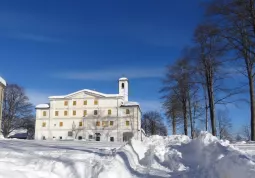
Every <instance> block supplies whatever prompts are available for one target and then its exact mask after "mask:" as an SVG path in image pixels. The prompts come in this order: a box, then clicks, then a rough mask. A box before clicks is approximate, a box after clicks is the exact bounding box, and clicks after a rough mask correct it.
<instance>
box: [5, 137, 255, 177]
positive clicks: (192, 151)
mask: <svg viewBox="0 0 255 178" xmlns="http://www.w3.org/2000/svg"><path fill="white" fill-rule="evenodd" d="M114 144H116V145H115V146H114ZM111 145H112V147H109V143H108V145H107V144H106V143H101V142H91V141H90V142H86V141H82V142H78V141H74V142H71V141H65V142H63V141H62V142H61V141H59V142H57V141H55V142H54V141H51V142H49V141H46V142H39V141H29V142H28V141H19V140H0V178H2V177H4V178H8V177H21V178H23V177H26V178H30V177H31V178H32V177H33V178H37V177H40V178H46V177H52V178H60V177H61V178H65V177H68V178H72V177H73V178H80V177H81V178H95V177H98V178H133V177H136V178H140V177H141V178H142V177H143V178H155V177H171V178H254V175H255V162H254V159H253V158H252V156H249V155H248V154H246V153H245V152H241V151H239V150H238V149H237V148H235V147H233V146H232V145H230V144H229V142H228V141H221V140H218V139H217V138H216V137H214V136H212V135H211V134H209V133H207V132H201V133H200V135H199V136H198V137H197V138H196V139H193V140H191V139H190V138H189V137H187V136H182V135H176V136H167V137H161V136H152V137H149V138H146V139H145V140H144V141H143V142H141V141H138V140H135V139H132V140H131V141H130V142H129V143H128V144H126V145H123V146H121V145H118V144H117V143H115V142H114V143H111Z"/></svg>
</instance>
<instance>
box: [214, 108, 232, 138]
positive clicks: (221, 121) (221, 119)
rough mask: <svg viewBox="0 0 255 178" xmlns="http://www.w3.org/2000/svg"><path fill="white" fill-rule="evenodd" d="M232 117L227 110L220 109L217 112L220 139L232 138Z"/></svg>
mask: <svg viewBox="0 0 255 178" xmlns="http://www.w3.org/2000/svg"><path fill="white" fill-rule="evenodd" d="M231 127H232V123H231V119H230V117H229V116H228V112H227V110H218V113H217V130H218V136H219V138H220V139H227V140H231V139H232V137H231V132H230V130H231Z"/></svg>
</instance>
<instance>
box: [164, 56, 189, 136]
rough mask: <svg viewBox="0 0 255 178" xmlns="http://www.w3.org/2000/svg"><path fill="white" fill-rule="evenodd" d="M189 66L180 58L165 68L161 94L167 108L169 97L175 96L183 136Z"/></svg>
mask: <svg viewBox="0 0 255 178" xmlns="http://www.w3.org/2000/svg"><path fill="white" fill-rule="evenodd" d="M190 73H191V71H190V65H189V60H188V59H186V58H182V59H180V60H177V61H176V62H175V63H174V64H173V65H172V66H168V67H167V73H166V76H165V79H164V81H163V84H164V86H163V88H162V89H161V92H162V93H164V95H163V97H162V98H163V99H165V101H164V103H165V106H167V105H168V104H167V102H169V97H170V96H171V95H175V96H176V98H177V100H178V102H180V104H181V108H182V119H183V126H184V134H185V135H188V99H189V90H190V76H191V75H190Z"/></svg>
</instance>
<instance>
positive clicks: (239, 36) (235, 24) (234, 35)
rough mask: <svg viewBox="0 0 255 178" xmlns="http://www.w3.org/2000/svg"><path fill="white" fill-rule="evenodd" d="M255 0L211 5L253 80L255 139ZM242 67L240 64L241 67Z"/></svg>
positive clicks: (226, 0)
mask: <svg viewBox="0 0 255 178" xmlns="http://www.w3.org/2000/svg"><path fill="white" fill-rule="evenodd" d="M254 6H255V2H254V0H224V1H219V0H214V1H212V3H211V4H210V5H209V7H208V10H207V11H208V14H209V15H211V17H213V18H212V19H213V20H215V21H217V22H220V23H218V24H219V27H220V30H221V36H222V38H224V39H225V40H226V41H227V42H228V45H229V46H230V47H231V48H230V49H231V50H232V51H234V52H236V59H240V61H242V64H243V68H242V69H241V70H239V72H241V73H242V74H243V75H244V76H246V77H247V79H248V82H249V96H250V112H251V140H255V95H254V92H255V91H254V76H255V72H254V67H255V60H254V59H255V50H254V47H255V43H254V42H255V11H254ZM239 69H240V67H239Z"/></svg>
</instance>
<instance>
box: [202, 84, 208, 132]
mask: <svg viewBox="0 0 255 178" xmlns="http://www.w3.org/2000/svg"><path fill="white" fill-rule="evenodd" d="M203 90H204V99H205V130H206V131H208V102H207V96H206V95H207V93H206V89H205V86H204V85H203Z"/></svg>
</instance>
